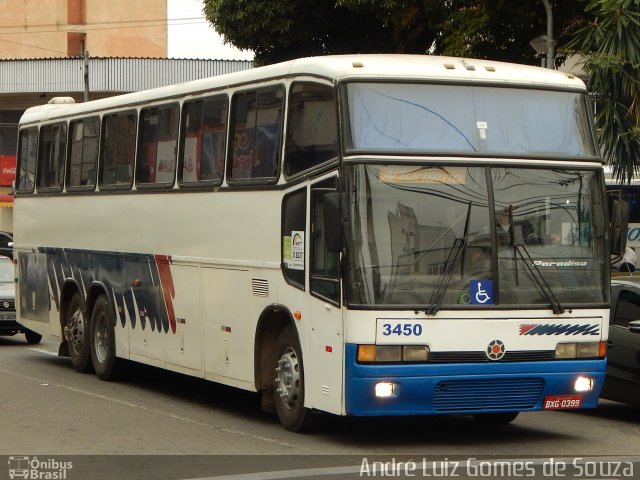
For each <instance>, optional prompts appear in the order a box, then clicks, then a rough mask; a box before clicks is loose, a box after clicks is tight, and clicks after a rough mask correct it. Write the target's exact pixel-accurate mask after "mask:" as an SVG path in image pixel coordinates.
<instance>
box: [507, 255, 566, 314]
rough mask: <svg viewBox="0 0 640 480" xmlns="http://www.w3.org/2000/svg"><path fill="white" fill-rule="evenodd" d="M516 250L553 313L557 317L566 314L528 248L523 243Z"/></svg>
mask: <svg viewBox="0 0 640 480" xmlns="http://www.w3.org/2000/svg"><path fill="white" fill-rule="evenodd" d="M514 249H515V251H516V253H518V254H519V255H520V258H521V259H522V263H523V264H524V266H525V268H526V269H527V271H528V272H529V274H530V275H531V277H533V279H534V281H535V283H536V285H537V286H538V288H539V289H540V291H541V292H542V294H543V295H544V297H545V298H546V299H547V301H548V302H549V305H551V308H552V309H553V313H555V314H557V315H558V314H561V313H564V307H563V306H562V305H561V304H560V301H559V300H558V297H556V296H555V294H554V293H553V290H552V289H551V287H550V286H549V284H548V283H547V281H546V279H545V278H544V275H543V274H542V272H541V271H540V269H539V268H538V266H537V265H536V264H535V263H534V261H533V258H531V255H530V254H529V250H527V247H525V246H524V244H523V243H519V244H515V245H514Z"/></svg>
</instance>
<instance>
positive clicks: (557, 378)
mask: <svg viewBox="0 0 640 480" xmlns="http://www.w3.org/2000/svg"><path fill="white" fill-rule="evenodd" d="M356 348H357V346H356V345H353V344H347V345H346V346H345V409H346V411H347V414H349V415H357V416H378V415H429V414H453V413H456V414H457V413H461V414H462V413H463V414H478V413H495V412H507V411H534V410H542V408H543V401H544V397H546V396H550V395H575V392H574V391H573V382H574V380H575V378H576V377H577V376H578V375H588V376H590V377H593V378H594V379H595V382H596V386H595V389H594V390H593V391H591V392H588V393H584V394H582V395H583V398H582V408H595V407H596V406H597V403H598V397H599V395H600V391H601V389H602V386H603V384H604V378H605V369H606V360H604V359H600V360H551V361H547V362H539V361H535V362H508V363H506V362H505V363H501V362H487V363H456V364H437V365H436V364H393V365H381V364H376V365H372V364H369V365H364V364H358V363H357V362H356ZM383 381H386V382H393V383H395V384H396V385H397V396H395V397H390V398H377V397H376V396H375V385H376V384H377V383H379V382H383Z"/></svg>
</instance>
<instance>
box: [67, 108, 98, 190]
mask: <svg viewBox="0 0 640 480" xmlns="http://www.w3.org/2000/svg"><path fill="white" fill-rule="evenodd" d="M69 129H70V131H71V135H70V141H69V166H68V168H67V188H68V189H70V190H93V189H94V188H95V185H96V172H97V168H96V167H97V163H98V139H99V131H100V120H99V119H98V117H93V118H86V119H83V120H76V121H73V122H71V125H70V127H69Z"/></svg>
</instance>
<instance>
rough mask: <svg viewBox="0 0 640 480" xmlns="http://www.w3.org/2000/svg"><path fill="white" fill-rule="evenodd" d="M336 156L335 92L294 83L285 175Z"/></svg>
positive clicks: (312, 85) (290, 104)
mask: <svg viewBox="0 0 640 480" xmlns="http://www.w3.org/2000/svg"><path fill="white" fill-rule="evenodd" d="M337 156H338V125H337V113H336V95H335V90H334V89H333V87H330V86H328V85H319V84H314V83H297V84H294V85H293V87H292V88H291V93H290V100H289V115H288V120H287V148H286V155H285V164H284V172H285V175H286V176H287V177H291V176H293V175H296V174H298V173H301V172H304V171H306V170H309V169H311V168H314V167H317V166H318V165H322V164H323V163H326V162H327V161H329V160H332V159H334V158H336V157H337Z"/></svg>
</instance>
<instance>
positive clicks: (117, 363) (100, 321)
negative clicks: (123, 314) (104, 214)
mask: <svg viewBox="0 0 640 480" xmlns="http://www.w3.org/2000/svg"><path fill="white" fill-rule="evenodd" d="M114 324H115V322H114V320H113V316H112V313H111V308H109V302H108V301H107V297H105V296H104V295H100V296H99V297H98V299H97V300H96V303H95V304H94V305H93V311H92V312H91V360H92V362H93V368H94V369H95V371H96V375H98V378H99V379H100V380H107V381H108V380H116V379H117V378H119V377H120V374H121V373H122V360H121V359H119V358H117V357H116V338H115V329H114V328H113V326H114Z"/></svg>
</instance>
